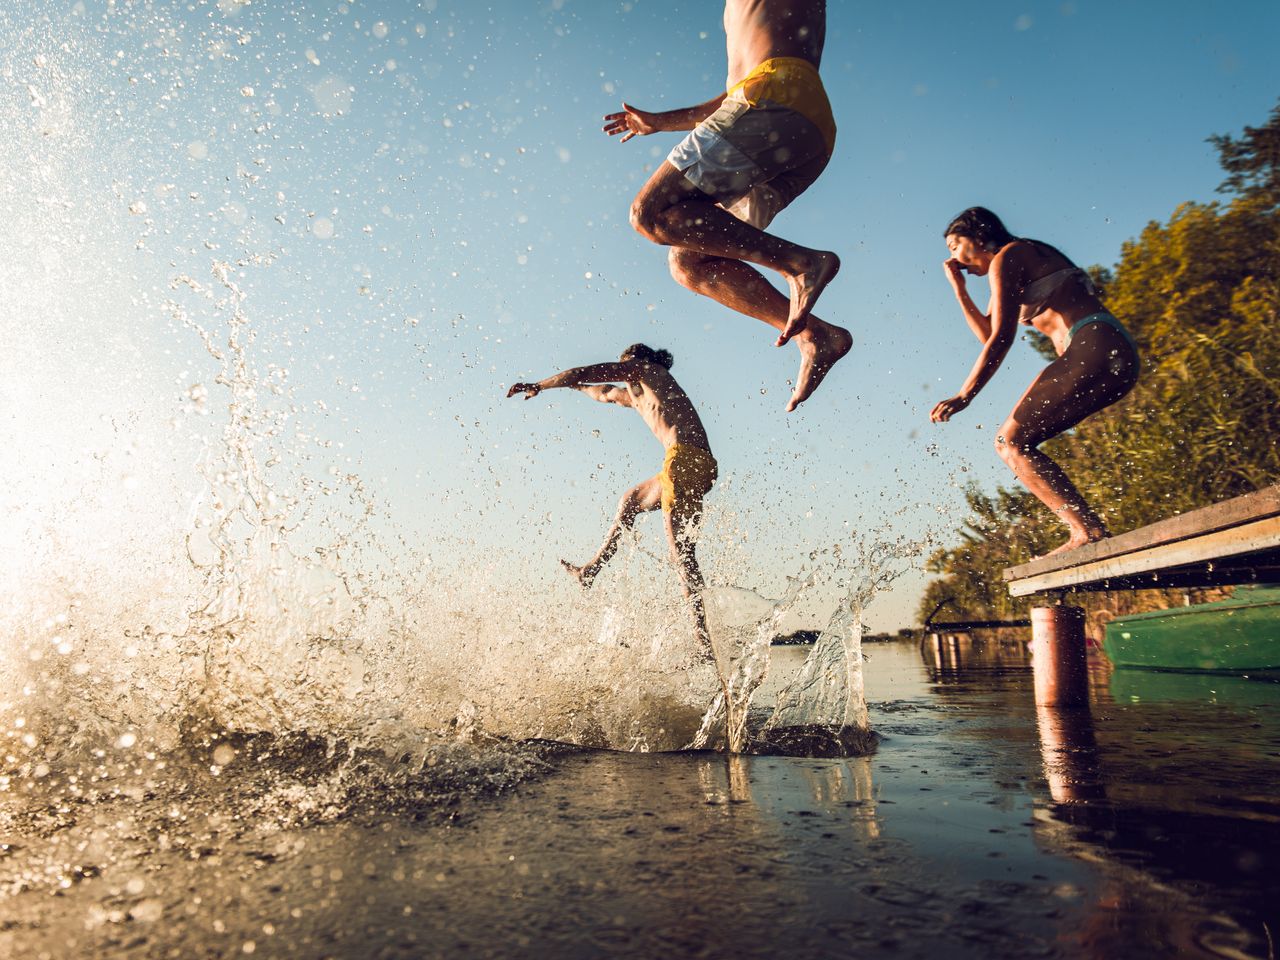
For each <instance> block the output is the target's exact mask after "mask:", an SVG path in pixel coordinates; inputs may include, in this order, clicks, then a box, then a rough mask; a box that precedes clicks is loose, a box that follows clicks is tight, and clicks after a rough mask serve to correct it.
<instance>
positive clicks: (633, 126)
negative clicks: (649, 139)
mask: <svg viewBox="0 0 1280 960" xmlns="http://www.w3.org/2000/svg"><path fill="white" fill-rule="evenodd" d="M601 129H603V130H604V132H605V133H607V134H608V135H609V136H611V137H615V136H617V135H618V134H622V139H621V140H620V141H618V142H619V143H626V142H627V141H628V140H630V139H631V138H632V137H643V136H647V135H648V134H651V133H656V132H657V130H658V117H657V114H653V113H649V112H648V111H646V110H637V109H636V108H635V107H633V106H631V105H630V104H627V103H624V104H623V105H622V112H620V113H606V114H605V115H604V127H602V128H601Z"/></svg>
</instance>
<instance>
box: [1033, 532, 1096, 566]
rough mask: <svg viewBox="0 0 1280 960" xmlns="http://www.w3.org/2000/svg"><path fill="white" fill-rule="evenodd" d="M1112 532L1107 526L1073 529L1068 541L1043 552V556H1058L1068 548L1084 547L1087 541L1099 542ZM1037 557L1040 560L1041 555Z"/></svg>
mask: <svg viewBox="0 0 1280 960" xmlns="http://www.w3.org/2000/svg"><path fill="white" fill-rule="evenodd" d="M1110 535H1111V534H1109V533H1107V530H1106V528H1105V527H1103V528H1102V529H1101V530H1072V531H1071V536H1069V537H1067V542H1066V543H1064V544H1063V545H1062V546H1060V547H1054V548H1053V549H1052V550H1050V551H1049V552H1048V553H1044V554H1041V555H1040V556H1043V557H1052V556H1056V555H1057V554H1059V553H1066V552H1067V551H1068V550H1075V549H1077V548H1079V547H1083V546H1084V545H1085V544H1087V543H1097V542H1098V541H1099V540H1105V539H1107V537H1109V536H1110ZM1035 559H1037V560H1039V559H1040V557H1036V558H1035Z"/></svg>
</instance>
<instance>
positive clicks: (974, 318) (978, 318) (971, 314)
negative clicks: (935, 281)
mask: <svg viewBox="0 0 1280 960" xmlns="http://www.w3.org/2000/svg"><path fill="white" fill-rule="evenodd" d="M942 266H943V267H944V268H945V269H946V271H947V279H948V280H950V281H951V289H952V290H954V291H955V295H956V299H957V300H959V301H960V310H961V311H962V312H963V313H964V319H965V322H966V323H968V324H969V329H970V330H972V331H973V335H974V336H975V337H977V338H978V340H979V342H981V343H986V342H987V341H988V340H990V339H991V315H990V314H989V313H983V312H982V311H981V310H979V309H978V305H977V304H976V303H974V302H973V297H971V296H969V288H968V286H967V285H966V284H965V280H964V268H963V267H962V266H961V265H960V261H959V260H955V259H951V260H947V261H946V262H944V263H943V264H942ZM988 309H990V308H988Z"/></svg>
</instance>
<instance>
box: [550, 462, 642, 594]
mask: <svg viewBox="0 0 1280 960" xmlns="http://www.w3.org/2000/svg"><path fill="white" fill-rule="evenodd" d="M661 505H662V484H661V481H660V480H659V478H658V477H650V478H649V479H648V480H646V481H644V482H643V483H638V484H636V485H635V486H634V487H632V488H631V489H630V490H628V491H627V492H626V493H624V494H623V495H622V499H621V500H619V501H618V514H617V516H616V517H614V520H613V524H612V526H610V527H609V532H608V533H607V534H605V538H604V543H603V544H601V546H600V550H599V551H598V552H597V553H596V555H595V556H594V557H592V558H591V559H590V560H588V561H587V562H586V563H585V564H583V565H582V566H580V567H578V566H574V565H573V564H572V563H570V562H569V561H568V560H561V561H560V565H561V566H562V567H564V568H565V569H566V570H568V571H569V573H570V574H571V575H572V576H574V577H576V578H577V580H578V582H579V583H581V584H582V585H583V586H584V587H589V586H591V582H592V581H593V580H594V579H595V578H596V575H597V574H598V573H599V572H600V570H601V568H603V567H604V565H605V564H606V563H608V562H609V559H610V558H611V557H612V556H613V555H614V553H615V552H616V551H617V549H618V541H619V540H621V539H622V532H623V531H624V530H630V529H631V527H632V525H633V524H634V523H635V522H636V517H638V516H639V515H640V514H642V513H646V512H647V511H649V510H657V509H658V507H660V506H661Z"/></svg>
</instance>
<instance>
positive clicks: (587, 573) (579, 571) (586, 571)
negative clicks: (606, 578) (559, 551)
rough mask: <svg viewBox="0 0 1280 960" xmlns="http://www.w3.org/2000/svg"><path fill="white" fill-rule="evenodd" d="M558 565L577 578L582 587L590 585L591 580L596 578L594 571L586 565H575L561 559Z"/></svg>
mask: <svg viewBox="0 0 1280 960" xmlns="http://www.w3.org/2000/svg"><path fill="white" fill-rule="evenodd" d="M560 566H562V567H564V568H565V569H566V570H568V571H569V576H571V577H573V579H575V580H577V581H578V582H579V583H580V584H582V586H583V587H584V588H586V587H589V586H591V581H593V580H595V578H596V571H595V570H592V569H591V568H590V567H589V566H587V567H575V566H574V565H573V564H572V563H570V562H569V561H568V560H561V561H560Z"/></svg>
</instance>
